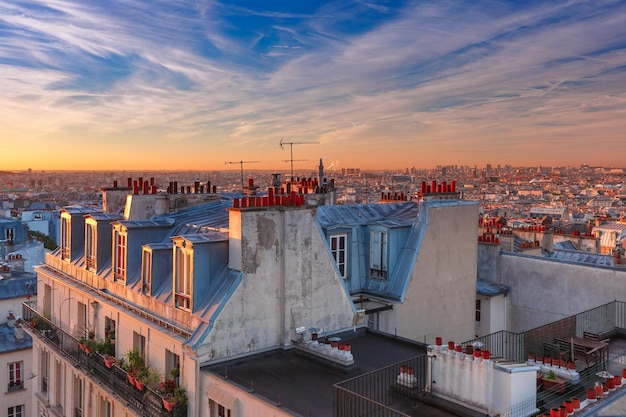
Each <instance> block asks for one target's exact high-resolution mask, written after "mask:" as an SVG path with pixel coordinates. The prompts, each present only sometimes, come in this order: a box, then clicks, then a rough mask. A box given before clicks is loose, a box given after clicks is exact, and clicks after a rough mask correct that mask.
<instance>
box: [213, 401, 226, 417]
mask: <svg viewBox="0 0 626 417" xmlns="http://www.w3.org/2000/svg"><path fill="white" fill-rule="evenodd" d="M209 415H210V416H211V417H231V412H230V409H228V408H226V407H225V406H223V405H222V404H220V403H218V402H216V401H214V400H209Z"/></svg>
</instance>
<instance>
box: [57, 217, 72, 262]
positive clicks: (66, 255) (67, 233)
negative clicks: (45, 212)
mask: <svg viewBox="0 0 626 417" xmlns="http://www.w3.org/2000/svg"><path fill="white" fill-rule="evenodd" d="M71 239H72V222H71V221H70V218H69V217H65V216H63V215H61V245H60V246H61V259H63V260H64V261H69V260H70V243H71Z"/></svg>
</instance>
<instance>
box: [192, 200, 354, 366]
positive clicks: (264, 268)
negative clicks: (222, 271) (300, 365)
mask: <svg viewBox="0 0 626 417" xmlns="http://www.w3.org/2000/svg"><path fill="white" fill-rule="evenodd" d="M231 219H232V216H231ZM240 220H241V228H242V232H241V236H242V238H241V240H240V241H239V242H236V243H237V244H240V245H241V250H240V253H241V262H240V263H241V271H242V272H243V282H242V283H241V285H240V286H239V287H238V288H237V290H236V291H235V293H234V294H233V296H232V297H231V298H230V300H229V301H228V303H227V305H226V307H225V308H224V310H223V311H222V312H221V314H220V315H219V318H218V320H217V321H216V322H215V323H214V327H213V330H212V331H211V333H210V335H209V340H208V341H207V343H205V344H204V346H203V347H202V348H201V349H200V350H199V353H201V354H204V355H206V359H207V360H216V359H220V358H224V357H228V356H231V355H238V354H245V353H248V352H253V351H256V350H261V349H266V348H272V347H277V346H287V345H289V344H291V340H293V339H295V337H296V334H295V331H294V329H295V327H296V326H304V327H305V328H306V329H308V328H310V327H321V328H323V331H325V332H333V331H339V330H345V329H346V328H350V327H351V326H352V320H353V317H354V313H355V309H354V305H353V303H352V300H351V299H350V297H349V296H348V294H347V292H346V291H345V289H344V288H343V285H344V284H343V282H342V279H341V278H340V277H339V276H338V275H336V272H335V268H334V263H333V260H332V259H331V257H330V254H329V253H328V251H327V250H326V246H325V245H324V242H323V240H322V236H321V231H320V229H319V228H318V226H317V223H316V222H315V211H314V209H305V208H302V207H300V208H294V209H290V208H287V209H285V208H278V207H276V208H271V209H268V208H262V209H259V210H246V211H243V210H242V211H241V212H240ZM235 253H236V251H235ZM232 254H233V252H232V251H231V253H230V255H231V261H233V260H232ZM200 351H201V352H200Z"/></svg>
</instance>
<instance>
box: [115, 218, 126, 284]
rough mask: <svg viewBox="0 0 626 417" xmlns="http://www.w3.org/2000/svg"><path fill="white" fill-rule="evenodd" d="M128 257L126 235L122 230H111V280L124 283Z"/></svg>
mask: <svg viewBox="0 0 626 417" xmlns="http://www.w3.org/2000/svg"><path fill="white" fill-rule="evenodd" d="M127 256H128V233H126V232H125V231H122V230H118V229H114V230H113V280H114V281H115V282H119V283H122V284H125V283H126V268H127V267H128V265H127Z"/></svg>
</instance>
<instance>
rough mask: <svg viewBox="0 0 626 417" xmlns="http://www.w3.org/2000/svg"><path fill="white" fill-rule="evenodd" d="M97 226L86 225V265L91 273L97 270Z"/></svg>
mask: <svg viewBox="0 0 626 417" xmlns="http://www.w3.org/2000/svg"><path fill="white" fill-rule="evenodd" d="M96 242H97V234H96V225H95V224H93V223H87V224H86V225H85V263H86V267H87V269H88V270H90V271H95V270H96Z"/></svg>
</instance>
